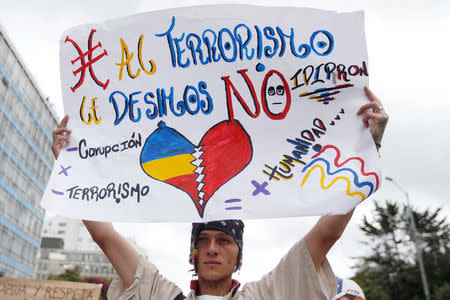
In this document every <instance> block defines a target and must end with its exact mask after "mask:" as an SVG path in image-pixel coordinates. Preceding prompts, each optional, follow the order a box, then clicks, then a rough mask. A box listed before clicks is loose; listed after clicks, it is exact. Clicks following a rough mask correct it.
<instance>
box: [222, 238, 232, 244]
mask: <svg viewBox="0 0 450 300" xmlns="http://www.w3.org/2000/svg"><path fill="white" fill-rule="evenodd" d="M221 242H223V243H229V242H230V241H229V240H227V239H221Z"/></svg>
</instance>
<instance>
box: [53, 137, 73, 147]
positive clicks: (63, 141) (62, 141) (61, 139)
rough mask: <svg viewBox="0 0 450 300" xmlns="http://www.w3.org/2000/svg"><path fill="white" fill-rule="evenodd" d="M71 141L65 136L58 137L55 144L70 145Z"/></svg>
mask: <svg viewBox="0 0 450 300" xmlns="http://www.w3.org/2000/svg"><path fill="white" fill-rule="evenodd" d="M69 141H70V140H69V137H67V136H65V135H58V136H57V137H56V138H55V144H61V146H62V145H64V144H69Z"/></svg>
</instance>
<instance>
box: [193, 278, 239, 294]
mask: <svg viewBox="0 0 450 300" xmlns="http://www.w3.org/2000/svg"><path fill="white" fill-rule="evenodd" d="M240 285H241V284H240V283H239V281H237V280H234V279H232V280H231V289H230V292H231V291H232V290H234V289H236V288H237V287H239V286H240ZM191 290H192V291H194V292H196V291H197V290H198V280H191Z"/></svg>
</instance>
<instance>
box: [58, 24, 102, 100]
mask: <svg viewBox="0 0 450 300" xmlns="http://www.w3.org/2000/svg"><path fill="white" fill-rule="evenodd" d="M94 32H96V30H95V29H91V33H90V34H89V39H88V50H87V51H86V52H83V51H82V50H81V48H80V46H78V44H77V43H76V42H75V41H74V40H72V39H70V38H69V36H67V37H66V40H65V41H64V43H67V42H70V43H72V45H73V46H74V47H75V49H76V50H77V52H78V54H79V56H78V57H77V58H75V59H74V60H71V61H70V62H71V63H72V65H74V64H75V62H77V61H81V66H80V67H79V68H78V69H76V70H75V71H73V75H74V76H77V74H78V73H80V72H81V74H80V80H78V82H77V83H76V84H75V85H74V86H73V87H71V88H70V89H71V90H72V92H74V93H75V90H76V89H78V88H79V87H80V86H81V85H82V84H83V82H84V78H85V76H86V69H87V68H89V74H90V75H91V78H92V80H94V82H95V83H96V84H97V85H99V86H101V87H102V88H103V90H105V89H106V88H107V87H108V84H109V79H107V80H106V82H105V83H103V82H101V81H100V80H98V78H97V76H95V73H94V70H93V68H92V65H93V64H94V63H95V62H96V61H98V60H99V59H100V58H102V57H103V56H105V55H108V52H106V50H105V49H103V53H101V54H99V55H98V56H96V57H94V58H92V52H94V50H95V49H97V48H101V47H102V44H101V43H100V42H98V43H97V45H95V47H92V38H93V36H94ZM86 57H87V62H86V60H85V58H86Z"/></svg>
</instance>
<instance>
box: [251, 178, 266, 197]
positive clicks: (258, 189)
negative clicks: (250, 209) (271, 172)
mask: <svg viewBox="0 0 450 300" xmlns="http://www.w3.org/2000/svg"><path fill="white" fill-rule="evenodd" d="M252 184H253V185H254V186H255V190H254V191H253V194H252V195H253V196H256V195H258V194H259V193H263V194H264V195H270V192H269V191H268V190H267V189H266V186H268V185H269V183H268V182H266V181H264V182H263V183H262V184H259V183H258V182H257V181H256V180H252Z"/></svg>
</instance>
